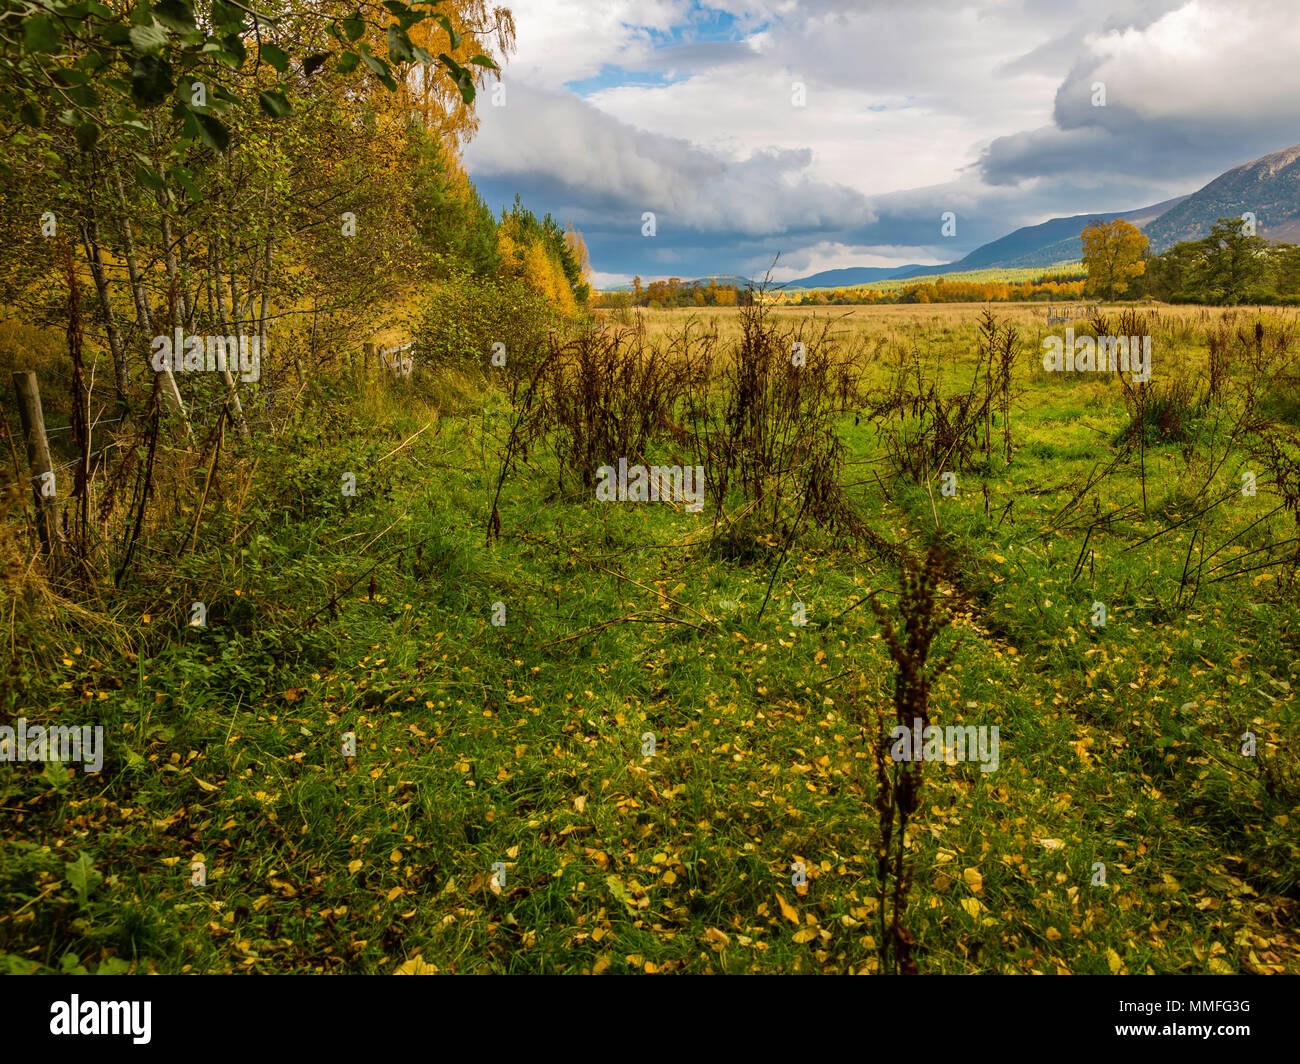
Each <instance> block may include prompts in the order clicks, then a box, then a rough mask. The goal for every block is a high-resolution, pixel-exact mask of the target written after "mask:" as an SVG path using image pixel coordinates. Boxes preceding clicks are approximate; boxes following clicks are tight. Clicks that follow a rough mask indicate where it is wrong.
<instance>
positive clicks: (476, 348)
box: [415, 272, 561, 367]
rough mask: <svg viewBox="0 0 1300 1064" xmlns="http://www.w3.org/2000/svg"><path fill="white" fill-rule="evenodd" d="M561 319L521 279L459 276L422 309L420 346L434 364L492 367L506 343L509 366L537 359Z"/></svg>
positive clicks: (417, 335) (418, 329) (422, 354)
mask: <svg viewBox="0 0 1300 1064" xmlns="http://www.w3.org/2000/svg"><path fill="white" fill-rule="evenodd" d="M560 325H561V319H560V316H559V315H558V314H557V313H556V311H555V310H554V309H553V308H552V307H551V306H550V304H548V303H547V301H546V300H545V299H544V298H543V297H541V296H539V295H537V294H536V293H535V292H532V291H530V290H529V289H528V288H527V287H526V286H524V285H523V284H522V283H520V282H519V281H513V280H508V279H500V278H478V277H474V276H473V275H472V274H469V273H467V272H455V273H453V274H452V275H451V276H449V277H448V279H447V280H446V281H445V282H444V283H443V284H441V285H439V286H438V287H437V288H436V289H435V290H434V292H433V294H432V295H431V296H430V297H429V298H428V299H427V301H426V302H425V303H424V304H423V306H421V308H420V310H419V312H418V314H417V319H416V325H415V342H416V348H417V350H418V351H419V352H420V357H421V359H422V361H424V362H425V363H426V364H430V365H440V366H446V365H452V366H462V367H463V366H467V365H468V366H482V367H486V366H488V365H489V359H490V357H491V355H492V345H493V344H496V343H502V344H505V349H506V365H507V366H510V365H512V364H516V363H518V362H520V361H528V362H532V361H535V360H536V359H537V357H538V355H539V352H541V351H543V350H544V349H545V347H546V340H547V335H548V333H549V332H550V331H552V330H554V329H557V328H559V326H560Z"/></svg>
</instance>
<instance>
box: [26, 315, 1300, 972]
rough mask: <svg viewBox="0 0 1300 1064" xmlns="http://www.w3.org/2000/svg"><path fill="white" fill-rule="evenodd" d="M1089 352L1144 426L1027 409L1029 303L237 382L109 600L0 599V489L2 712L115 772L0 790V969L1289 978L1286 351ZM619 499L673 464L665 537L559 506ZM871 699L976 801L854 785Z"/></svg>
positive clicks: (1160, 318) (1033, 367) (1100, 391)
mask: <svg viewBox="0 0 1300 1064" xmlns="http://www.w3.org/2000/svg"><path fill="white" fill-rule="evenodd" d="M1099 310H1100V313H1101V314H1102V315H1103V321H1102V322H1101V323H1098V322H1095V321H1093V322H1090V321H1086V320H1083V319H1081V320H1079V321H1078V322H1076V323H1075V324H1074V326H1073V327H1074V328H1075V331H1076V334H1080V335H1082V334H1084V333H1088V332H1096V333H1098V334H1100V333H1101V332H1103V331H1104V330H1103V328H1102V326H1103V325H1108V326H1113V327H1114V331H1116V332H1117V333H1119V332H1120V329H1119V325H1120V323H1121V322H1122V323H1123V324H1124V326H1125V329H1124V331H1123V334H1124V335H1128V334H1129V332H1130V331H1134V330H1141V331H1142V332H1144V333H1146V334H1148V335H1150V336H1151V337H1152V348H1153V357H1152V375H1151V381H1150V382H1149V383H1148V384H1140V383H1135V382H1133V381H1132V380H1130V379H1128V378H1127V377H1125V376H1123V375H1120V374H1114V373H1110V374H1107V373H1095V372H1094V373H1074V374H1071V373H1050V372H1046V371H1044V369H1043V366H1042V346H1041V341H1042V339H1043V337H1044V336H1047V335H1050V334H1053V333H1059V332H1060V331H1061V328H1062V326H1060V325H1058V324H1053V325H1052V326H1051V327H1050V328H1049V325H1048V323H1047V320H1046V308H1045V307H1044V306H1042V305H1030V304H1007V305H999V306H996V307H994V308H986V307H981V306H979V305H973V304H953V305H941V306H940V305H925V306H915V305H898V306H881V307H870V308H867V307H853V308H830V309H821V310H819V311H816V312H813V311H808V310H799V309H794V308H773V309H763V308H760V309H758V310H757V311H755V310H744V309H741V310H726V311H723V310H718V311H707V312H688V311H641V312H637V311H631V312H625V313H623V314H622V315H621V316H620V315H619V314H618V312H611V313H610V314H609V315H607V317H606V319H605V322H604V326H603V328H601V329H596V330H590V329H589V330H586V331H585V332H582V333H574V334H569V335H566V336H561V337H557V338H555V339H554V340H553V342H552V345H551V347H550V349H549V350H545V349H542V348H540V347H539V348H538V349H537V350H536V351H534V352H532V353H530V354H528V355H524V356H520V357H518V358H516V357H515V356H514V354H513V352H514V351H515V348H513V347H512V348H511V350H512V356H511V361H510V362H508V363H507V366H506V367H504V368H498V367H493V366H492V365H491V364H490V363H489V362H488V361H487V357H486V348H485V349H484V351H483V352H482V355H481V357H480V356H479V355H476V354H472V353H471V354H470V355H469V356H468V357H466V358H465V359H464V360H462V361H460V362H452V361H445V362H442V363H439V364H434V365H431V364H427V363H425V364H420V363H417V369H416V373H415V374H414V376H413V377H412V379H410V380H409V381H408V380H401V379H390V378H387V377H381V376H379V375H367V374H365V373H362V372H360V371H359V369H358V367H357V366H356V365H355V364H350V363H348V362H346V361H344V362H341V363H340V364H338V365H326V366H323V367H322V369H321V371H320V372H319V373H316V374H313V375H309V376H308V377H307V378H306V379H305V380H303V381H302V382H301V384H298V383H297V382H295V381H294V380H293V379H292V378H291V377H289V374H288V371H287V370H285V371H284V373H285V378H286V380H287V381H288V384H287V385H286V384H285V383H284V382H283V381H280V380H279V379H278V378H277V377H276V376H275V373H274V371H272V372H270V373H269V374H268V377H267V380H266V382H265V384H264V386H265V387H266V388H267V389H268V390H269V389H274V388H277V387H289V391H290V393H291V394H292V395H293V401H292V403H289V402H286V403H283V404H281V405H279V406H268V407H267V412H266V415H265V417H266V420H265V422H262V423H259V424H260V425H261V426H262V428H263V429H264V431H262V432H261V433H260V434H259V435H258V436H257V437H256V438H255V439H254V440H253V441H251V442H249V443H247V444H238V443H237V442H235V441H233V440H228V441H226V449H225V450H223V451H220V462H219V464H218V460H217V458H216V457H213V458H212V459H211V467H210V468H209V467H208V466H207V463H206V459H205V458H204V457H203V456H204V455H206V454H207V453H208V452H203V455H191V456H190V458H189V459H187V460H185V459H178V461H177V463H176V464H174V465H171V466H168V465H161V464H160V466H159V472H158V474H157V476H158V477H159V483H158V485H157V486H156V488H155V491H156V493H157V495H158V497H159V498H166V499H174V500H176V501H175V502H174V503H169V504H168V505H167V506H160V507H158V508H157V510H156V511H155V512H154V513H153V514H151V515H150V517H149V520H150V521H154V522H157V526H158V527H157V529H156V530H155V531H157V532H158V535H157V537H156V538H155V539H153V540H152V544H153V546H152V547H151V548H150V551H149V552H148V553H147V555H146V556H145V557H144V558H143V559H142V561H141V562H140V563H139V564H140V566H141V570H140V579H139V580H137V581H135V582H134V583H132V584H131V585H130V586H128V587H125V588H123V589H120V590H118V591H116V592H115V593H113V594H111V595H105V596H101V597H100V598H99V599H98V600H96V601H88V600H86V599H80V600H78V601H75V602H74V596H73V595H72V594H71V592H70V591H69V590H68V589H67V588H66V587H65V588H60V587H59V586H57V584H55V583H52V582H50V581H48V580H46V579H45V578H44V577H43V576H42V574H41V573H40V572H39V570H38V568H37V567H36V566H35V565H34V564H33V563H32V562H31V561H30V559H29V557H28V548H27V538H28V537H29V532H28V530H27V529H26V527H25V518H24V515H23V510H24V501H25V500H24V498H23V495H22V493H20V492H19V490H18V487H17V485H19V484H22V483H24V481H25V477H24V476H23V474H22V469H21V460H20V457H19V455H18V453H17V452H16V451H15V452H11V455H12V462H11V463H10V464H11V465H12V467H13V468H12V473H13V476H12V477H11V478H10V479H11V481H12V483H11V485H10V490H9V491H8V492H7V494H6V495H5V499H6V503H5V510H6V512H5V514H4V516H5V519H6V524H5V526H4V527H5V529H6V533H5V538H4V541H3V549H4V551H5V558H4V567H5V569H4V571H5V573H6V578H5V583H4V589H3V591H2V592H0V607H3V609H0V617H2V618H3V619H4V622H5V629H6V642H7V643H8V644H9V650H10V653H11V655H12V657H13V662H14V664H13V667H12V669H11V677H12V680H11V683H10V686H9V688H8V689H7V690H6V692H5V694H4V703H3V704H4V709H5V711H6V715H7V717H9V718H14V717H17V716H20V715H22V716H25V717H26V718H27V719H28V720H29V721H31V722H33V723H38V722H39V723H53V722H56V721H62V720H76V721H78V722H80V721H83V720H91V721H94V722H96V723H99V724H102V726H103V727H104V728H105V734H106V737H107V743H106V746H107V756H106V760H105V764H104V767H103V771H102V772H101V773H100V774H98V775H88V774H86V773H83V772H82V771H81V770H80V768H79V767H77V768H65V767H63V766H59V765H54V764H47V765H45V766H43V767H42V766H35V765H14V766H10V768H11V769H12V770H11V771H7V772H5V773H4V774H3V775H2V776H0V805H2V806H3V807H4V809H5V812H6V821H7V827H8V830H7V831H6V839H5V840H4V842H3V844H0V894H3V895H4V896H6V897H9V898H12V899H15V904H14V905H13V907H12V908H11V910H10V911H9V912H7V913H5V914H4V915H3V916H0V958H2V960H3V964H4V965H5V966H6V967H7V968H8V970H9V971H12V972H29V971H60V970H62V971H81V970H86V971H91V972H95V971H104V972H111V971H127V970H132V971H158V972H229V971H246V972H263V973H282V972H310V971H326V972H393V971H405V972H421V971H439V972H488V971H491V972H574V973H576V972H593V973H600V972H605V971H611V972H619V971H636V972H647V973H656V972H674V971H677V972H691V973H705V972H783V973H789V972H817V971H827V972H852V973H871V972H877V971H880V970H882V968H885V969H889V968H890V967H891V966H894V965H897V964H898V963H899V952H898V944H899V941H900V940H899V939H898V938H897V933H898V931H899V929H902V928H905V930H906V940H907V941H908V942H909V943H910V947H911V949H910V959H911V962H912V963H913V964H914V965H915V966H916V968H917V969H918V970H920V971H922V972H934V973H973V972H1022V973H1144V972H1147V973H1149V972H1208V973H1227V972H1250V973H1258V974H1267V973H1282V972H1297V971H1300V941H1298V940H1297V937H1296V934H1295V931H1294V927H1295V921H1296V916H1297V910H1298V909H1300V883H1298V882H1297V870H1298V869H1300V860H1298V858H1300V835H1298V832H1297V829H1298V827H1300V770H1298V768H1297V759H1296V753H1295V751H1296V748H1297V747H1296V739H1297V735H1298V733H1300V720H1298V718H1297V699H1296V689H1297V685H1300V636H1298V635H1297V633H1300V623H1297V622H1300V596H1297V594H1296V582H1295V581H1296V572H1297V563H1298V562H1300V534H1298V533H1300V527H1298V524H1297V522H1298V521H1300V512H1298V510H1297V500H1298V498H1300V473H1298V470H1300V438H1298V436H1297V433H1300V373H1297V368H1296V367H1297V362H1296V351H1297V348H1298V347H1300V323H1298V322H1297V317H1296V312H1295V311H1277V310H1270V309H1261V308H1236V309H1232V310H1226V311H1225V310H1219V309H1214V310H1207V309H1204V308H1196V307H1179V308H1173V307H1166V306H1160V307H1157V308H1138V309H1136V310H1135V309H1134V308H1132V307H1129V308H1124V307H1121V306H1110V307H1101V308H1099ZM1125 315H1127V317H1125ZM46 342H47V341H45V340H42V338H40V337H37V336H34V335H29V334H27V333H25V332H23V331H22V330H21V329H19V328H18V327H15V326H9V327H8V331H7V332H6V333H5V335H4V338H3V340H2V341H0V355H2V356H3V361H4V362H5V364H6V368H8V367H9V366H10V365H11V364H13V363H14V361H15V359H16V357H17V356H16V350H17V348H18V347H19V346H22V347H23V349H24V350H25V351H28V352H30V351H31V350H33V349H36V348H38V347H39V346H40V344H41V343H46ZM796 345H802V349H801V356H802V357H804V358H806V361H804V362H801V363H798V364H792V362H791V358H790V353H791V351H792V350H794V349H796ZM275 349H279V350H283V347H280V348H275V347H273V350H275ZM61 357H63V356H61V355H60V353H59V352H58V351H57V345H55V344H53V343H48V353H47V355H46V356H45V362H44V364H43V365H41V366H39V367H38V372H39V373H41V375H42V380H47V379H49V380H57V374H58V373H59V372H66V370H62V369H61V363H60V358H61ZM290 386H291V387H290ZM295 389H296V392H295ZM66 414H67V411H66V409H61V406H60V403H59V401H58V399H57V396H56V397H54V398H51V399H50V400H48V401H47V409H46V417H47V422H48V423H49V425H50V427H51V432H52V433H54V431H55V429H56V428H57V427H58V426H59V425H60V424H62V423H64V420H63V419H65V418H66ZM11 416H12V415H11ZM250 416H253V417H256V416H257V410H256V409H255V410H253V411H251V412H250ZM10 435H11V439H12V436H13V433H12V428H11V430H10ZM232 435H233V434H232ZM58 438H59V437H58V436H57V435H53V436H52V439H54V440H56V441H57V440H58ZM64 438H65V439H66V438H67V435H66V434H65V437H64ZM620 448H622V449H621V450H620ZM620 456H626V457H628V458H629V460H632V459H644V460H646V461H663V462H674V463H677V464H680V463H682V462H686V463H691V462H699V463H701V464H702V465H703V467H704V468H705V469H706V470H707V472H708V479H709V485H710V488H709V496H708V501H707V504H706V505H705V507H704V509H703V512H701V513H690V512H688V510H687V508H686V507H684V506H682V505H681V504H680V503H677V502H660V503H645V504H637V503H601V502H597V501H596V498H595V495H594V492H593V491H592V488H591V476H592V474H593V473H594V472H595V468H596V467H597V466H598V465H599V464H601V463H607V462H610V461H615V460H617V458H618V457H620ZM66 457H67V456H66V455H62V456H60V458H59V459H58V460H63V458H66ZM212 470H217V472H216V473H213V472H212ZM348 472H351V473H353V474H354V476H355V483H356V488H357V490H356V494H355V495H354V496H350V495H347V494H345V493H341V492H340V490H339V480H340V475H341V474H344V473H348ZM1248 489H1249V490H1248ZM200 494H201V498H202V503H201V504H200V502H199V498H200ZM100 520H101V521H102V524H101V525H99V526H98V527H99V531H100V533H101V534H102V537H103V539H104V540H105V541H106V542H107V541H112V539H113V535H112V533H113V532H114V530H115V529H116V528H117V527H118V524H120V523H121V522H123V521H127V520H128V514H127V513H126V511H125V507H123V506H121V505H120V504H119V507H118V510H117V511H115V512H114V513H112V514H109V515H107V516H103V517H102V518H100ZM115 522H116V523H117V524H115ZM110 526H111V527H110ZM168 527H170V528H180V529H181V530H182V532H181V533H180V534H178V535H177V536H176V537H175V538H174V539H165V538H163V537H162V534H161V532H160V531H158V530H161V529H163V528H168ZM146 531H148V530H146ZM144 541H145V542H150V541H149V540H148V537H147V536H146V537H145V540H144ZM918 589H919V590H918ZM927 595H928V598H927ZM6 600H7V601H6ZM194 601H201V602H203V603H204V604H205V605H206V624H204V625H203V626H201V627H199V626H195V625H193V624H192V623H191V619H192V615H191V609H190V607H191V603H192V602H194ZM1098 605H1101V606H1102V607H1104V608H1103V610H1102V611H1101V613H1100V614H1099V613H1098V611H1097V608H1096V607H1097V606H1098ZM1099 617H1100V618H1104V619H1103V620H1101V622H1100V623H1099ZM926 624H929V625H931V626H932V628H933V631H934V638H935V648H936V649H935V653H934V654H933V656H932V657H931V658H930V661H929V665H928V671H926V670H925V669H922V671H921V672H920V673H914V674H913V675H912V681H913V682H912V683H911V686H910V687H909V686H908V681H907V680H906V679H904V680H903V681H902V682H901V687H900V679H899V678H900V676H903V675H904V674H905V673H906V672H907V669H908V668H909V667H910V666H908V665H905V664H901V663H900V662H899V661H898V660H897V657H896V655H895V653H894V649H893V647H891V644H890V636H889V631H890V630H891V629H890V626H892V631H893V632H895V633H897V635H899V636H900V637H901V636H902V635H903V634H904V633H905V632H906V633H908V636H909V638H910V635H911V633H913V632H914V631H915V630H916V629H917V626H918V625H919V626H921V627H924V626H925V625H926ZM897 641H898V642H901V641H902V640H901V639H900V640H897ZM909 648H911V649H915V647H914V645H913V644H911V643H905V644H904V646H903V650H904V651H907V650H909ZM904 657H905V658H906V654H904ZM938 659H944V660H943V661H942V662H939V664H936V661H938ZM945 663H946V664H945ZM917 664H918V661H917V660H916V659H912V661H911V665H912V666H915V665H917ZM919 664H920V665H922V666H924V665H925V655H924V654H922V656H921V658H920V659H919ZM941 666H942V667H941ZM918 675H928V676H930V677H932V683H931V684H930V686H929V687H928V689H927V690H926V691H925V692H924V693H923V694H921V695H918V687H917V685H916V683H915V682H914V681H915V680H916V679H917V676H918ZM900 690H901V691H902V695H901V696H900ZM900 697H901V698H902V699H903V701H906V703H907V705H909V706H911V705H914V704H916V702H915V700H916V699H917V698H921V699H922V701H923V702H924V703H925V705H926V707H927V712H928V719H929V720H930V721H932V722H933V723H936V724H939V725H956V726H962V727H966V726H973V727H977V728H992V727H994V726H996V727H997V728H998V733H997V734H998V736H999V743H1000V746H999V760H998V764H997V767H996V769H995V770H994V771H987V772H986V771H981V768H982V767H986V766H981V765H980V764H977V763H975V762H972V761H969V760H968V761H965V762H961V761H956V760H953V759H948V760H941V761H938V762H929V763H924V764H919V765H912V766H899V765H897V764H895V765H892V766H891V765H889V764H888V763H882V760H881V758H880V750H881V748H882V735H885V734H887V733H888V731H889V726H890V723H891V721H892V718H893V716H894V714H895V710H896V709H897V708H898V706H899V705H900V704H901V703H900V701H899V699H900ZM908 699H911V700H912V701H907V700H908ZM349 736H351V737H352V740H353V746H352V748H351V750H352V753H351V755H349V753H348V750H349V746H348V737H349ZM907 772H912V773H913V775H912V776H911V777H910V782H909V783H908V784H907V785H908V786H912V785H914V784H915V783H916V782H918V779H919V781H920V787H919V792H918V795H917V797H918V800H917V801H916V804H915V806H914V807H913V808H912V809H911V811H910V815H909V816H908V817H907V818H906V821H905V823H903V824H902V825H901V826H900V827H899V828H898V830H896V832H895V833H894V834H893V836H892V842H891V836H889V835H888V834H885V835H884V836H883V837H882V831H883V830H884V823H885V820H886V818H887V817H892V816H893V815H894V814H895V813H896V812H897V811H898V802H899V800H900V799H899V794H900V793H902V792H903V788H904V783H903V780H904V776H903V775H900V774H902V773H907ZM886 780H887V781H889V785H890V786H891V787H892V788H893V790H892V792H890V791H889V790H888V788H886V789H885V790H882V786H883V783H882V781H886ZM890 793H892V798H890ZM891 801H892V802H893V805H892V806H891V804H890V802H891ZM882 803H883V804H882ZM891 847H892V848H891ZM882 854H888V855H890V856H889V858H888V862H886V864H883V865H882V863H881V861H882ZM894 855H897V857H896V859H897V861H898V862H899V863H898V864H894V863H893V862H894V861H895V856H894ZM896 873H901V875H902V877H903V884H902V886H903V898H904V904H903V906H902V912H901V914H900V920H899V922H898V923H890V922H889V921H890V919H892V917H890V916H889V914H888V913H887V911H886V910H889V909H891V908H892V907H893V906H894V905H895V903H896V901H897V894H896V893H891V891H896V890H897V889H898V887H899V881H898V878H897V874H896ZM890 874H895V878H894V879H893V881H892V886H891V885H890V880H889V876H890ZM882 875H883V882H882ZM887 917H888V918H887ZM904 952H907V950H904Z"/></svg>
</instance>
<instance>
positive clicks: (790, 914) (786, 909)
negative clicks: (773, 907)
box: [776, 891, 799, 924]
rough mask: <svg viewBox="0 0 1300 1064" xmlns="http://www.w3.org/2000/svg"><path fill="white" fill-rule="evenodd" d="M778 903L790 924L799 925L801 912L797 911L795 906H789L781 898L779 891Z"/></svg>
mask: <svg viewBox="0 0 1300 1064" xmlns="http://www.w3.org/2000/svg"><path fill="white" fill-rule="evenodd" d="M776 902H777V904H778V905H780V906H781V915H782V916H784V917H785V918H786V919H787V920H789V921H790V923H792V924H797V923H798V922H799V910H797V909H796V908H795V907H794V906H793V905H791V904H789V903H788V902H787V901H786V900H785V899H784V898H783V897H781V894H780V892H779V891H778V892H777V895H776Z"/></svg>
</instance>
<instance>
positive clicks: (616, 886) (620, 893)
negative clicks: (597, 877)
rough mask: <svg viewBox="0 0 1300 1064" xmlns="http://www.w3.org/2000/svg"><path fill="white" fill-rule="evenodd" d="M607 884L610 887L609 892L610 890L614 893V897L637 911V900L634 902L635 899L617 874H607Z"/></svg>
mask: <svg viewBox="0 0 1300 1064" xmlns="http://www.w3.org/2000/svg"><path fill="white" fill-rule="evenodd" d="M605 886H607V887H608V888H609V892H610V893H611V894H612V895H614V897H615V898H616V899H617V900H618V901H621V902H622V903H623V904H624V905H626V906H627V907H628V908H629V909H631V910H632V911H633V912H636V911H637V907H636V902H634V901H633V900H632V895H630V894H629V893H628V892H627V888H626V887H624V886H623V884H622V883H621V882H620V881H619V878H618V876H616V875H608V876H606V877H605Z"/></svg>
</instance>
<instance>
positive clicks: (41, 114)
mask: <svg viewBox="0 0 1300 1064" xmlns="http://www.w3.org/2000/svg"><path fill="white" fill-rule="evenodd" d="M18 117H19V118H21V119H22V120H23V121H24V122H25V123H26V124H27V125H29V126H40V125H41V123H42V122H44V121H45V111H44V110H43V109H42V108H41V106H40V105H39V104H35V103H25V104H23V105H22V107H20V108H18Z"/></svg>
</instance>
